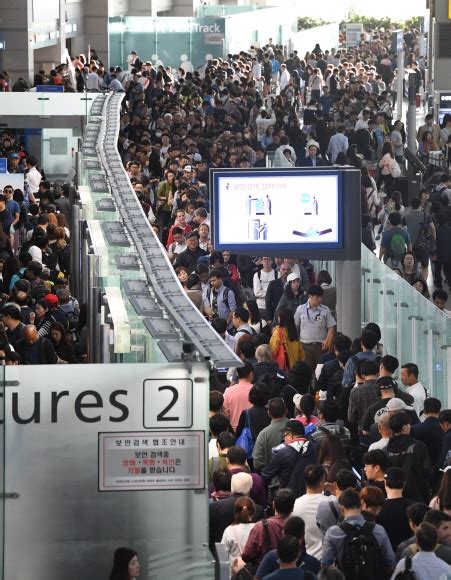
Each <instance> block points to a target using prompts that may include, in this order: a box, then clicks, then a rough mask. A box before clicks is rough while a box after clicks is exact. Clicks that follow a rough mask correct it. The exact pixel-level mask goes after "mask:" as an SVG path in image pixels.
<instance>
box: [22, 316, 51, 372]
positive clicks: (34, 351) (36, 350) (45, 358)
mask: <svg viewBox="0 0 451 580" xmlns="http://www.w3.org/2000/svg"><path fill="white" fill-rule="evenodd" d="M16 351H17V352H18V353H19V354H20V358H21V361H22V364H29V365H51V364H56V362H57V360H58V357H57V356H56V352H55V349H54V347H53V344H52V343H51V342H50V340H48V338H41V337H40V336H39V334H38V331H37V330H36V327H35V326H34V324H27V326H26V327H25V329H24V338H21V339H20V340H18V341H17V342H16Z"/></svg>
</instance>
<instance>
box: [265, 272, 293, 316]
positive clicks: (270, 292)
mask: <svg viewBox="0 0 451 580" xmlns="http://www.w3.org/2000/svg"><path fill="white" fill-rule="evenodd" d="M290 271H291V268H290V265H289V264H287V262H282V264H280V266H279V277H278V278H276V279H275V280H272V281H271V282H270V283H269V284H268V289H267V290H266V297H265V308H266V319H267V322H268V323H271V322H273V320H274V316H275V314H276V310H277V305H278V304H279V301H280V299H281V298H282V294H283V290H284V288H285V284H286V283H287V277H288V274H289V273H290Z"/></svg>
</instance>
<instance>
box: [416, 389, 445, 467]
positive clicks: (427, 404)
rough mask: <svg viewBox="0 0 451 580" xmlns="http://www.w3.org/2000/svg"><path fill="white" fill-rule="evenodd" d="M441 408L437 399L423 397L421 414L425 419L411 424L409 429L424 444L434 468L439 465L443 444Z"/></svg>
mask: <svg viewBox="0 0 451 580" xmlns="http://www.w3.org/2000/svg"><path fill="white" fill-rule="evenodd" d="M441 408H442V404H441V402H440V401H439V400H438V399H436V398H434V397H428V398H427V399H425V401H424V412H423V416H424V417H426V419H425V420H424V421H423V422H422V423H417V424H416V425H412V431H411V434H412V436H413V437H415V439H418V441H422V442H423V443H424V444H425V445H426V447H427V450H428V453H429V459H430V460H431V463H432V465H433V467H434V469H436V468H437V467H441V465H440V460H441V458H442V446H443V431H442V428H441V427H440V421H439V415H440V410H441Z"/></svg>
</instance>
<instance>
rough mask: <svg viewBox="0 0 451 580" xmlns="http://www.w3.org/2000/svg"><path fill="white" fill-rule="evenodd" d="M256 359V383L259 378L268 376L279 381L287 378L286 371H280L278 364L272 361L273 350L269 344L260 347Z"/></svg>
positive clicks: (256, 352)
mask: <svg viewBox="0 0 451 580" xmlns="http://www.w3.org/2000/svg"><path fill="white" fill-rule="evenodd" d="M255 358H256V359H257V362H256V364H254V383H256V382H257V380H258V378H259V377H261V376H263V375H268V374H269V375H273V376H275V377H278V378H279V379H284V378H285V373H284V371H283V370H282V369H279V367H278V366H277V363H276V362H274V361H272V360H271V348H270V347H269V344H261V345H260V346H258V347H257V349H256V351H255Z"/></svg>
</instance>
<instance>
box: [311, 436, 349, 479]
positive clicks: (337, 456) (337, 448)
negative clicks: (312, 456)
mask: <svg viewBox="0 0 451 580" xmlns="http://www.w3.org/2000/svg"><path fill="white" fill-rule="evenodd" d="M344 459H346V454H345V451H344V449H343V445H342V443H341V441H340V438H339V437H338V436H337V435H334V434H333V433H328V434H327V435H326V436H325V437H324V438H323V439H322V441H321V445H320V448H319V452H318V461H317V462H318V463H319V464H321V465H322V466H323V467H324V470H325V472H326V480H327V481H329V479H328V475H329V471H330V469H331V468H332V466H333V464H334V463H335V462H336V461H342V460H344Z"/></svg>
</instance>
